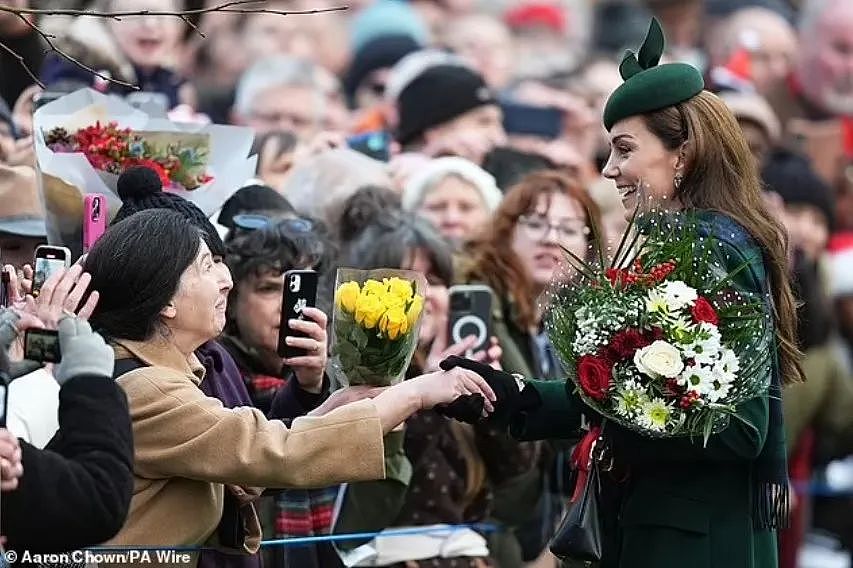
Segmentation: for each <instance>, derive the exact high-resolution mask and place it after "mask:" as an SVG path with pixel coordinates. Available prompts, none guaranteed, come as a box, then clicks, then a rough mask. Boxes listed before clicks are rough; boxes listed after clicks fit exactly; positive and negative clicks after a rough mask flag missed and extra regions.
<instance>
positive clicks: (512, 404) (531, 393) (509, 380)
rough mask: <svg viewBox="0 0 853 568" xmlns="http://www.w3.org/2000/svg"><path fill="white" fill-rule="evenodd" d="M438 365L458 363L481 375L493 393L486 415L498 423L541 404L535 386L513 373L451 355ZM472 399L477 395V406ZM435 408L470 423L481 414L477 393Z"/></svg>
mask: <svg viewBox="0 0 853 568" xmlns="http://www.w3.org/2000/svg"><path fill="white" fill-rule="evenodd" d="M439 367H441V368H442V369H443V370H445V371H448V370H450V369H452V368H454V367H462V368H463V369H468V370H470V371H474V372H475V373H477V374H478V375H480V376H481V377H483V378H484V379H485V380H486V382H487V383H489V386H490V387H492V390H493V391H495V395H496V396H497V400H496V401H495V403H494V405H495V411H494V412H493V413H492V414H491V416H490V417H489V419H490V420H492V421H495V422H497V423H499V424H507V423H509V421H510V419H511V418H512V417H513V416H515V415H516V414H517V413H519V412H524V411H525V410H532V409H534V408H536V407H538V406H539V405H540V404H542V399H541V398H540V397H539V393H538V392H536V389H534V388H531V387H525V386H524V385H523V384H519V381H518V380H517V379H516V377H515V376H514V375H512V374H510V373H507V372H506V371H500V370H498V369H493V368H492V367H490V366H489V365H486V364H484V363H478V362H477V361H472V360H471V359H465V358H463V357H457V356H455V355H454V356H451V357H448V358H447V359H445V360H444V361H442V362H441V363H439ZM472 399H479V401H478V402H479V408H478V402H477V401H476V400H472ZM437 410H438V411H439V412H440V413H441V414H443V415H445V416H448V417H450V418H455V419H456V420H459V421H461V422H468V423H472V424H473V423H475V422H477V421H478V420H479V419H480V417H481V416H482V410H483V400H482V397H480V396H479V395H468V396H464V397H459V398H458V399H456V400H455V401H454V402H453V403H451V404H449V405H447V406H444V407H442V408H441V409H437Z"/></svg>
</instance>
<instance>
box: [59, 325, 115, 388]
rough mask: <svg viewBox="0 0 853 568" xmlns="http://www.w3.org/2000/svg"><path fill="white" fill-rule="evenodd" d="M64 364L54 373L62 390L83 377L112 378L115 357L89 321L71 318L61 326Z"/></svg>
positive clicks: (60, 333) (60, 339)
mask: <svg viewBox="0 0 853 568" xmlns="http://www.w3.org/2000/svg"><path fill="white" fill-rule="evenodd" d="M59 349H60V351H61V352H62V361H61V362H60V363H59V364H58V365H57V366H56V368H55V369H54V371H53V376H54V377H55V378H56V382H58V383H59V385H60V386H62V385H63V384H65V383H66V382H67V381H68V380H70V379H72V378H74V377H76V376H79V375H96V376H98V377H112V376H113V367H114V364H115V353H114V352H113V349H112V347H110V346H109V345H107V343H106V342H105V341H104V338H103V337H101V336H100V335H99V334H97V333H95V332H94V331H92V327H91V326H90V325H89V322H87V321H86V320H83V319H80V318H77V317H67V318H64V319H63V320H62V321H60V322H59Z"/></svg>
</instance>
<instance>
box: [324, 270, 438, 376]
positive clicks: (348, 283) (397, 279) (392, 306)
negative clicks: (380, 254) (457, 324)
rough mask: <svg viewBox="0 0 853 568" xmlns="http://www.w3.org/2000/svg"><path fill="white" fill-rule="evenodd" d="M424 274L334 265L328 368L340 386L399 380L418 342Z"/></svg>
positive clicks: (424, 286) (425, 284) (422, 306)
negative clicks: (330, 361) (335, 267)
mask: <svg viewBox="0 0 853 568" xmlns="http://www.w3.org/2000/svg"><path fill="white" fill-rule="evenodd" d="M426 286H427V283H426V279H425V278H424V277H423V275H422V274H420V273H418V272H412V271H408V270H391V269H378V270H356V269H350V268H342V269H339V270H338V274H337V282H336V284H335V307H334V311H333V315H332V368H333V369H334V371H335V377H336V379H337V381H338V383H340V384H341V385H344V386H347V385H369V386H378V387H381V386H389V385H392V384H395V383H398V382H400V381H402V380H403V378H404V376H405V373H406V369H408V367H409V363H410V362H411V360H412V355H413V354H414V352H415V348H416V347H417V344H418V334H419V332H420V325H421V317H422V315H423V308H424V292H425V291H426Z"/></svg>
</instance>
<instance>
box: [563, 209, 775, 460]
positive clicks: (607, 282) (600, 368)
mask: <svg viewBox="0 0 853 568" xmlns="http://www.w3.org/2000/svg"><path fill="white" fill-rule="evenodd" d="M635 218H636V214H635ZM634 221H635V220H632V222H631V223H630V225H629V228H628V230H627V231H626V233H625V235H624V236H623V237H622V241H621V243H620V244H619V247H618V250H617V251H616V252H615V255H614V256H613V259H612V262H611V263H610V264H609V265H607V264H606V261H605V254H604V251H603V250H601V249H599V250H598V251H597V256H598V259H597V261H592V262H588V261H585V260H584V259H581V258H579V257H577V256H575V255H573V254H572V253H571V252H570V251H566V254H567V255H568V261H569V265H570V266H571V267H572V268H573V269H574V270H575V271H576V275H575V277H574V278H573V279H572V281H571V282H565V281H564V283H563V284H561V285H558V287H557V288H556V289H555V290H552V299H551V306H550V313H549V316H548V331H549V336H550V338H551V341H552V342H553V344H554V347H555V349H556V350H557V352H558V353H559V354H560V356H561V358H562V360H563V362H564V363H565V364H566V368H567V370H568V374H569V376H570V378H571V380H572V381H573V382H574V384H575V386H576V389H577V392H578V394H579V395H580V397H581V398H582V399H583V400H584V401H585V402H586V403H587V404H588V405H589V406H591V407H592V408H593V409H594V410H596V411H597V412H599V413H600V414H601V415H603V416H605V417H607V418H608V419H610V420H612V421H614V422H616V423H618V424H620V425H622V426H624V427H626V428H629V429H631V430H634V431H637V432H640V433H642V434H645V435H648V436H652V437H665V436H679V435H688V436H699V435H701V436H702V437H703V438H704V440H705V441H706V443H707V439H708V437H709V436H710V435H711V434H713V433H715V432H718V431H720V430H721V429H723V428H725V426H726V425H727V424H728V421H729V419H730V417H731V416H736V415H735V414H734V412H735V407H736V406H737V405H738V404H739V403H741V402H744V401H746V400H749V399H751V398H754V397H756V396H760V395H762V394H763V393H765V392H766V389H767V387H768V385H769V381H770V372H769V367H770V357H769V355H770V352H771V348H772V332H771V330H772V326H771V322H770V316H769V310H768V309H767V307H766V304H765V299H764V298H763V297H761V296H759V295H756V294H753V293H748V292H746V291H743V290H739V289H738V286H737V285H736V282H737V274H738V273H739V272H740V271H742V270H744V269H746V268H747V265H746V264H744V265H742V266H739V267H737V268H736V269H735V270H734V271H732V272H727V271H726V270H725V268H724V267H723V266H724V265H723V263H722V261H723V259H724V258H725V254H726V253H725V251H724V250H723V249H722V248H721V246H722V245H721V243H719V242H718V241H716V240H715V239H714V238H712V237H708V236H703V232H702V231H701V230H700V226H701V222H700V221H697V220H696V219H693V218H691V217H688V216H687V215H685V214H677V215H675V216H672V215H670V216H662V215H655V214H651V215H649V216H647V217H646V218H645V219H644V222H645V226H644V229H643V230H642V231H634V225H635V223H634ZM629 235H633V236H629ZM643 239H644V240H643ZM629 241H630V242H629ZM641 241H642V242H641Z"/></svg>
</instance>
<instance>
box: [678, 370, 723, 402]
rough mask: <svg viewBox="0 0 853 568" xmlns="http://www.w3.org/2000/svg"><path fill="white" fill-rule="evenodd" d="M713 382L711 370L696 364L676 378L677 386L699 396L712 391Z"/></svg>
mask: <svg viewBox="0 0 853 568" xmlns="http://www.w3.org/2000/svg"><path fill="white" fill-rule="evenodd" d="M714 381H715V378H714V372H713V369H711V368H710V367H705V366H703V365H698V364H697V365H691V366H689V367H687V368H686V369H684V371H683V372H682V373H681V375H680V376H679V377H678V384H679V385H681V386H683V387H684V388H685V389H687V390H689V391H691V390H692V391H696V392H697V393H699V394H700V395H703V394H707V393H709V392H711V391H712V390H713V389H714Z"/></svg>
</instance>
